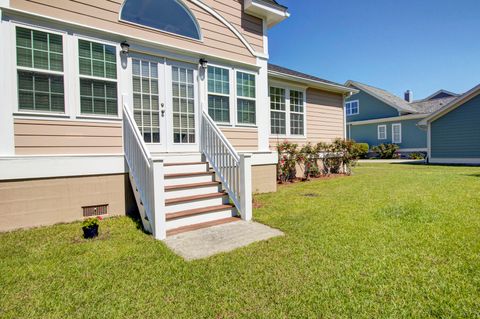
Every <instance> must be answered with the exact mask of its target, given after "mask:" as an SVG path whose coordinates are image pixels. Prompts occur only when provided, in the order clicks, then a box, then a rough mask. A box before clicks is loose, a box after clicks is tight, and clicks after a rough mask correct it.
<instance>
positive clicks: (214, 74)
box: [208, 66, 230, 94]
mask: <svg viewBox="0 0 480 319" xmlns="http://www.w3.org/2000/svg"><path fill="white" fill-rule="evenodd" d="M208 91H209V92H210V93H220V94H229V93H230V79H229V74H228V70H227V69H223V68H218V67H213V66H209V67H208Z"/></svg>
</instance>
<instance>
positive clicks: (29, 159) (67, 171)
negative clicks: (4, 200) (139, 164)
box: [0, 154, 128, 181]
mask: <svg viewBox="0 0 480 319" xmlns="http://www.w3.org/2000/svg"><path fill="white" fill-rule="evenodd" d="M126 172H128V168H127V166H126V164H125V158H124V156H123V154H118V155H58V156H55V155H37V156H11V157H0V181H1V180H13V179H33V178H53V177H66V176H87V175H107V174H123V173H126Z"/></svg>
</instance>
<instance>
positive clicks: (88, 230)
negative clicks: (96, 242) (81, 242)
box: [82, 225, 98, 239]
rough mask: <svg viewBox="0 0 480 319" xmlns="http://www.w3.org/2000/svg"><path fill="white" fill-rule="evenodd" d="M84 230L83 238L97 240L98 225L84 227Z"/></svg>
mask: <svg viewBox="0 0 480 319" xmlns="http://www.w3.org/2000/svg"><path fill="white" fill-rule="evenodd" d="M82 229H83V238H87V239H88V238H95V237H97V236H98V225H94V226H91V227H82Z"/></svg>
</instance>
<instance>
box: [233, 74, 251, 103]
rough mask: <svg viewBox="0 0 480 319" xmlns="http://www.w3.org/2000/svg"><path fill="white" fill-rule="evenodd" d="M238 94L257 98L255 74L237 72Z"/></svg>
mask: <svg viewBox="0 0 480 319" xmlns="http://www.w3.org/2000/svg"><path fill="white" fill-rule="evenodd" d="M237 95H238V96H241V97H250V98H255V75H253V74H249V73H243V72H237Z"/></svg>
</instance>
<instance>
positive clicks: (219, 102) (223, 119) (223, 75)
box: [208, 66, 230, 123]
mask: <svg viewBox="0 0 480 319" xmlns="http://www.w3.org/2000/svg"><path fill="white" fill-rule="evenodd" d="M208 114H209V115H210V117H211V118H212V119H213V120H214V121H215V122H218V123H230V75H229V70H228V69H224V68H219V67H215V66H209V67H208Z"/></svg>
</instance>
